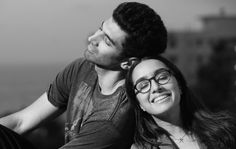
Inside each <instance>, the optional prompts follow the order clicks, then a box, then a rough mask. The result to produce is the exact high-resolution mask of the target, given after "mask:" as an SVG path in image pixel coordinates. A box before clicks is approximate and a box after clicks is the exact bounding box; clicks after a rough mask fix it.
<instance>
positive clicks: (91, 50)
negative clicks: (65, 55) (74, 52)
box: [87, 44, 94, 53]
mask: <svg viewBox="0 0 236 149" xmlns="http://www.w3.org/2000/svg"><path fill="white" fill-rule="evenodd" d="M87 51H88V52H89V53H94V52H93V47H92V45H90V44H89V45H88V48H87Z"/></svg>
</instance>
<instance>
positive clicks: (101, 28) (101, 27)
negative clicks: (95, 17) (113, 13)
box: [99, 21, 116, 45]
mask: <svg viewBox="0 0 236 149" xmlns="http://www.w3.org/2000/svg"><path fill="white" fill-rule="evenodd" d="M103 24H104V21H102V24H101V26H100V28H99V29H100V30H101V31H102V32H103V33H104V35H105V36H106V37H107V38H108V39H109V40H110V41H111V43H112V44H113V45H116V43H115V41H114V40H112V39H111V38H110V36H108V35H107V33H106V32H104V30H103Z"/></svg>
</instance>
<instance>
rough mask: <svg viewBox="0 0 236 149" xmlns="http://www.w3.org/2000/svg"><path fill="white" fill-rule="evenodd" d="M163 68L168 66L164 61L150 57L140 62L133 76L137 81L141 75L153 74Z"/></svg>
mask: <svg viewBox="0 0 236 149" xmlns="http://www.w3.org/2000/svg"><path fill="white" fill-rule="evenodd" d="M161 68H167V67H166V66H165V64H164V63H163V62H161V61H160V60H156V59H148V60H143V61H142V62H140V63H139V64H138V65H137V66H136V67H135V68H134V70H133V73H132V78H133V81H134V82H135V81H136V80H137V79H139V78H141V77H145V76H146V77H148V76H152V75H153V73H154V72H155V71H156V70H158V69H161Z"/></svg>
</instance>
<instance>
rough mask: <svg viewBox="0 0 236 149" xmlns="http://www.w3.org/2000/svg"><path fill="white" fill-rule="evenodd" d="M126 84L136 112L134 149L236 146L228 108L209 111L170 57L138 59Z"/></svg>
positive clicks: (231, 148) (235, 129) (221, 148)
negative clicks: (217, 111)
mask: <svg viewBox="0 0 236 149" xmlns="http://www.w3.org/2000/svg"><path fill="white" fill-rule="evenodd" d="M126 87H127V93H128V95H129V97H130V98H131V100H132V102H133V103H134V105H135V113H136V133H135V138H134V145H133V146H132V147H131V148H132V149H135V148H138V149H139V148H160V149H178V148H180V149H235V148H236V146H235V136H234V135H235V134H236V124H235V123H236V122H235V120H234V119H233V118H232V117H231V116H230V115H229V114H228V113H226V112H221V113H211V112H209V111H208V110H207V109H206V107H205V106H204V105H203V104H202V103H201V102H200V101H199V100H198V99H197V98H195V97H194V96H193V94H192V93H191V91H190V89H189V88H188V86H187V83H186V81H185V79H184V77H183V75H182V73H181V72H180V71H179V69H178V68H177V67H176V66H175V65H174V64H172V63H171V62H169V61H168V60H167V59H165V58H163V57H149V58H145V59H143V60H141V61H137V62H135V63H134V65H133V66H132V67H131V68H130V70H129V72H128V75H127V81H126Z"/></svg>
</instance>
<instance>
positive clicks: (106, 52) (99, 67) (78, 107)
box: [0, 2, 167, 149]
mask: <svg viewBox="0 0 236 149" xmlns="http://www.w3.org/2000/svg"><path fill="white" fill-rule="evenodd" d="M88 41H89V44H88V48H87V49H86V50H85V52H84V58H80V59H77V60H75V61H74V62H72V63H71V64H70V65H69V66H67V67H66V68H65V69H64V70H63V71H62V72H60V73H59V74H58V75H57V77H56V79H55V80H54V82H53V83H52V84H51V85H50V87H49V89H48V91H47V92H46V93H44V94H43V95H42V96H41V97H39V98H38V99H37V100H36V101H35V102H34V103H33V104H32V105H30V106H28V107H26V108H25V109H23V110H21V111H19V112H17V113H14V114H12V115H10V116H7V117H5V118H2V119H1V120H0V123H1V124H3V125H5V126H6V127H8V128H10V129H12V130H14V131H16V132H17V133H19V134H22V133H25V132H27V131H29V130H32V129H34V128H35V127H36V126H38V125H39V124H41V123H43V122H45V121H48V120H50V119H53V118H55V117H57V116H59V115H60V114H61V113H63V112H64V111H65V110H66V111H67V120H66V126H65V131H66V132H65V140H66V144H65V145H64V146H63V147H61V149H69V148H77V149H101V148H113V149H115V148H119V149H125V148H130V146H131V144H132V139H133V129H134V116H133V109H132V107H131V105H130V101H129V100H128V98H127V96H126V93H125V88H124V82H125V79H124V78H125V74H126V71H127V70H128V68H129V67H130V66H131V65H132V62H133V61H134V60H135V59H137V58H142V57H144V56H149V55H157V54H160V53H162V52H164V50H165V48H166V42H167V32H166V28H165V26H164V24H163V22H162V20H161V18H160V16H159V15H158V14H156V12H155V11H154V10H153V9H151V8H150V7H148V6H147V5H145V4H141V3H137V2H125V3H121V4H120V5H119V6H118V7H117V8H116V9H115V10H114V11H113V15H112V17H111V18H109V19H108V20H106V21H104V22H102V24H101V26H100V28H99V29H98V31H97V32H95V33H94V34H93V35H92V36H90V37H89V38H88Z"/></svg>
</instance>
